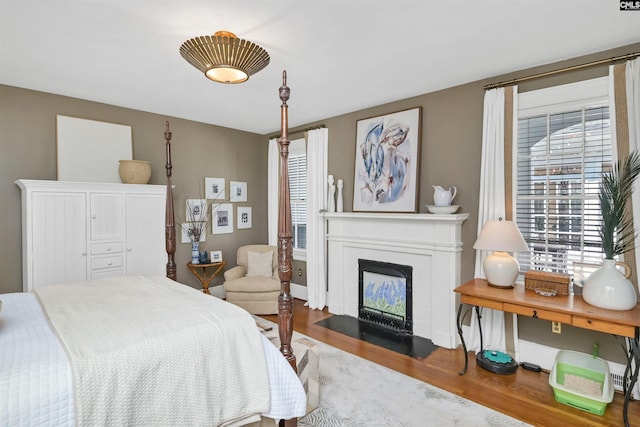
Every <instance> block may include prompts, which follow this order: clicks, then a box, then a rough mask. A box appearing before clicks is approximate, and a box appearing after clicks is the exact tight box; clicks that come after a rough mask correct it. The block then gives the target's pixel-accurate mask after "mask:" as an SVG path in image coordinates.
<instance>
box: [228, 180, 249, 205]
mask: <svg viewBox="0 0 640 427" xmlns="http://www.w3.org/2000/svg"><path fill="white" fill-rule="evenodd" d="M229 192H230V193H231V194H230V195H229V201H231V202H246V201H247V183H246V182H239V181H230V182H229Z"/></svg>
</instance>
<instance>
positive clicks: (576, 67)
mask: <svg viewBox="0 0 640 427" xmlns="http://www.w3.org/2000/svg"><path fill="white" fill-rule="evenodd" d="M638 55H640V52H634V53H628V54H626V55H620V56H614V57H613V58H608V59H601V60H599V61H592V62H587V63H586V64H580V65H574V66H571V67H565V68H560V69H557V70H553V71H546V72H544V73H538V74H533V75H531V76H526V77H520V78H516V79H512V80H507V81H504V82H499V83H491V84H488V85H485V86H484V90H490V89H495V88H498V87H504V86H510V85H512V84H515V83H520V82H524V81H527V80H533V79H538V78H540V77H547V76H552V75H554V74H560V73H565V72H567V71H575V70H580V69H582V68H587V67H593V66H594V65H601V64H606V63H607V62H615V61H620V60H623V59H634V58H635V57H637V56H638Z"/></svg>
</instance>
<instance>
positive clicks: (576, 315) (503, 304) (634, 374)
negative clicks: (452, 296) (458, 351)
mask: <svg viewBox="0 0 640 427" xmlns="http://www.w3.org/2000/svg"><path fill="white" fill-rule="evenodd" d="M454 291H455V292H457V293H459V294H460V303H461V304H460V305H459V307H458V317H457V324H458V335H459V336H460V341H461V342H462V348H463V349H464V369H463V370H462V371H461V372H460V375H464V373H465V372H466V370H467V365H468V355H467V346H466V344H465V342H464V338H463V336H462V324H461V323H462V316H461V313H462V306H463V304H469V305H471V306H473V307H475V310H476V315H477V316H478V318H479V317H480V311H479V307H486V308H491V309H494V310H500V311H504V312H507V313H515V314H519V315H521V316H529V317H533V318H536V319H544V320H550V321H553V322H560V323H564V324H567V325H573V326H576V327H579V328H583V329H589V330H592V331H600V332H606V333H610V334H614V335H619V336H622V337H626V338H627V343H628V349H629V354H627V355H626V356H627V368H626V370H625V378H624V385H625V387H624V409H623V417H624V423H625V426H628V425H629V423H628V419H627V408H628V404H629V399H630V398H631V391H632V390H633V387H634V385H635V383H636V382H637V380H638V370H639V369H640V350H639V348H638V335H639V333H640V305H636V307H635V308H633V309H631V310H626V311H615V310H607V309H604V308H599V307H594V306H592V305H589V304H587V303H586V302H585V301H584V300H583V299H582V297H581V296H578V295H566V296H562V295H556V296H554V297H545V296H541V295H538V294H536V293H535V292H533V291H530V290H525V288H524V286H520V285H516V286H515V287H514V288H512V289H504V288H495V287H491V286H489V285H488V284H487V281H486V280H484V279H473V280H470V281H469V282H467V283H465V284H464V285H462V286H460V287H458V288H456V289H455V290H454ZM479 323H480V322H478V324H479ZM480 347H481V349H482V330H480Z"/></svg>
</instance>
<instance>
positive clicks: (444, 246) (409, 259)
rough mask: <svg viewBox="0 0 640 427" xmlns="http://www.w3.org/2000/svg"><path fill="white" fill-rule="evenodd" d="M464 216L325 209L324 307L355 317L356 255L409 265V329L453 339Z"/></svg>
mask: <svg viewBox="0 0 640 427" xmlns="http://www.w3.org/2000/svg"><path fill="white" fill-rule="evenodd" d="M468 217H469V214H451V215H447V214H443V215H435V214H407V213H354V212H344V213H325V219H326V220H327V244H328V306H329V312H331V313H333V314H344V315H349V316H353V317H358V259H370V260H374V261H381V262H390V263H395V264H404V265H411V266H412V267H413V333H414V334H415V335H418V336H421V337H425V338H429V339H431V340H432V341H433V343H434V344H436V345H438V346H441V347H446V348H455V347H456V345H457V342H458V339H457V327H456V304H455V303H456V299H455V294H454V292H453V290H454V288H455V287H456V286H458V285H459V284H460V262H461V261H460V260H461V252H462V238H461V229H462V223H463V222H464V221H465V220H466V219H467V218H468Z"/></svg>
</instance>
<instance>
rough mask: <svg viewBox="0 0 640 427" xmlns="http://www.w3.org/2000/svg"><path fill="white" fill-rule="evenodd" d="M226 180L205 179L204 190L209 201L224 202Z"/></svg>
mask: <svg viewBox="0 0 640 427" xmlns="http://www.w3.org/2000/svg"><path fill="white" fill-rule="evenodd" d="M224 186H225V179H224V178H205V179H204V188H205V194H206V198H207V199H215V200H224V198H225V193H224Z"/></svg>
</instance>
